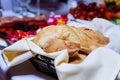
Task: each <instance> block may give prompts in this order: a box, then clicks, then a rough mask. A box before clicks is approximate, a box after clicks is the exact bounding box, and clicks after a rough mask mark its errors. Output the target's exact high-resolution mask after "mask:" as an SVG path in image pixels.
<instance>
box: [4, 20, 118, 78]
mask: <svg viewBox="0 0 120 80" xmlns="http://www.w3.org/2000/svg"><path fill="white" fill-rule="evenodd" d="M96 20H97V21H98V22H99V21H100V22H101V24H103V22H104V20H102V19H97V18H96ZM96 20H93V21H96ZM91 24H92V25H93V26H92V27H91V28H94V29H96V30H99V29H100V31H101V32H102V33H103V34H105V35H106V36H107V37H109V38H110V43H109V44H108V45H106V46H105V47H99V48H97V49H95V50H93V51H92V52H91V53H90V54H89V55H88V56H87V57H86V58H85V59H84V60H83V61H82V62H81V63H79V64H70V63H68V60H69V55H68V54H69V53H68V51H67V50H66V49H65V50H62V51H58V52H53V53H49V54H48V53H46V52H44V51H43V50H42V48H40V47H39V46H38V45H36V44H35V43H33V42H32V41H31V40H30V39H28V38H25V39H22V40H20V41H17V42H15V43H14V44H13V45H11V46H9V47H7V48H5V49H4V50H3V52H2V55H3V59H4V61H5V63H6V65H7V66H8V67H11V66H14V65H17V64H20V63H22V62H24V61H26V60H28V59H29V58H31V57H33V56H34V55H36V54H39V55H44V56H47V57H50V58H52V59H54V65H55V69H56V72H57V75H58V79H59V80H73V79H74V80H78V79H79V80H114V79H115V78H116V77H117V74H118V73H119V70H120V62H119V61H120V55H119V54H118V52H119V51H115V50H120V49H119V48H120V47H119V46H118V44H114V39H113V38H112V37H111V36H114V35H115V36H116V37H117V36H118V37H117V38H119V36H120V35H118V34H117V33H115V32H114V31H113V34H114V35H107V34H108V33H110V34H111V32H110V30H111V29H112V28H113V29H114V27H115V26H113V25H114V24H112V26H111V27H110V28H108V27H109V26H107V27H106V26H105V27H101V28H99V27H100V24H99V25H97V26H98V27H97V26H96V27H95V26H94V25H95V24H98V23H91ZM73 25H75V23H74V24H73ZM77 25H79V24H77ZM107 25H111V23H110V24H109V22H108V24H107ZM80 27H81V26H80ZM97 28H99V29H97ZM103 28H105V29H103ZM104 30H105V31H104ZM118 32H119V31H118ZM118 40H119V39H118ZM112 47H114V48H112ZM10 55H12V56H10Z"/></svg>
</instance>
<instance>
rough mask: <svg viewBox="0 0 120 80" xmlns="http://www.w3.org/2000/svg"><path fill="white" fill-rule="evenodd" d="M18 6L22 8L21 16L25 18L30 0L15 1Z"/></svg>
mask: <svg viewBox="0 0 120 80" xmlns="http://www.w3.org/2000/svg"><path fill="white" fill-rule="evenodd" d="M16 1H17V2H18V3H19V4H20V6H21V7H22V12H21V14H22V16H27V6H28V4H29V3H30V2H31V0H16Z"/></svg>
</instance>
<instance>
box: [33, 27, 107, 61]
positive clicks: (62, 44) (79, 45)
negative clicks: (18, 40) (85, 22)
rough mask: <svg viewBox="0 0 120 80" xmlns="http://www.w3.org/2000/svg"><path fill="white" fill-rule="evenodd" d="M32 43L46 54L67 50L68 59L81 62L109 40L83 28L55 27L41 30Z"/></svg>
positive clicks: (97, 32) (96, 32) (98, 33)
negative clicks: (75, 58) (76, 59)
mask: <svg viewBox="0 0 120 80" xmlns="http://www.w3.org/2000/svg"><path fill="white" fill-rule="evenodd" d="M33 42H34V43H35V44H37V45H38V46H40V47H41V48H42V49H43V50H44V51H45V52H47V53H50V52H56V51H60V50H63V49H67V50H68V52H69V57H70V58H73V57H76V56H77V57H79V58H78V59H79V60H83V59H84V58H85V56H87V55H88V54H89V53H90V52H91V51H92V50H94V49H96V48H98V47H100V46H104V45H106V44H108V42H109V39H108V38H107V37H105V36H104V35H103V34H102V33H100V32H99V31H94V30H92V29H88V28H85V27H81V28H76V27H73V26H68V25H57V26H48V27H45V28H43V29H42V30H41V31H40V32H39V33H38V34H37V35H36V36H35V38H34V39H33ZM83 53H84V54H85V55H84V54H83ZM80 54H82V55H83V56H84V58H83V57H81V56H80ZM73 59H74V58H73ZM71 61H73V62H74V60H71Z"/></svg>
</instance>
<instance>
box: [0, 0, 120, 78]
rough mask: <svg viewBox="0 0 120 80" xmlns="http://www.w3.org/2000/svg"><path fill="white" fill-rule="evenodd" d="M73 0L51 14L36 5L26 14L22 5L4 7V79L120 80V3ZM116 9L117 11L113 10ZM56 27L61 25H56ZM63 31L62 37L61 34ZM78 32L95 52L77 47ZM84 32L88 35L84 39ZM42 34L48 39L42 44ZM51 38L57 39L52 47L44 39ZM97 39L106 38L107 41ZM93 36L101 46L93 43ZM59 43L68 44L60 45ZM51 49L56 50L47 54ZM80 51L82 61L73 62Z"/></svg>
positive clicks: (0, 30)
mask: <svg viewBox="0 0 120 80" xmlns="http://www.w3.org/2000/svg"><path fill="white" fill-rule="evenodd" d="M28 1H29V0H28ZM70 1H73V4H72V3H70V2H69V1H68V2H67V3H63V4H60V7H59V10H54V9H52V8H50V10H52V11H51V12H49V10H42V8H41V9H40V10H37V9H35V7H34V4H32V6H28V7H27V12H26V10H25V9H24V10H25V12H24V14H23V13H22V14H21V11H18V10H17V9H18V8H17V9H16V8H14V10H4V11H2V16H1V17H0V53H1V55H0V80H21V79H22V80H26V79H29V80H73V79H75V80H120V72H119V71H120V45H119V41H120V34H119V33H120V6H119V4H118V3H120V2H119V1H118V2H116V4H115V2H111V3H110V2H109V1H107V0H106V3H107V4H106V5H105V4H103V2H102V1H101V2H99V0H98V1H94V2H93V1H92V0H91V2H90V1H89V3H88V1H87V0H86V2H82V1H78V2H75V1H74V0H70ZM33 3H34V2H33ZM108 3H109V4H108ZM14 4H16V3H14ZM36 4H37V3H36ZM68 4H69V5H68ZM113 4H114V6H112V7H111V5H113ZM22 6H24V5H22ZM38 6H39V4H38ZM62 6H63V7H62ZM65 6H67V7H68V8H67V7H65ZM108 6H109V8H107V7H108ZM113 7H114V8H116V9H114V10H113ZM31 8H33V9H31ZM63 8H64V9H63ZM20 10H21V9H20ZM35 10H37V11H35ZM65 10H66V11H65ZM40 13H41V14H40ZM56 26H57V27H58V29H55V28H54V27H56ZM47 27H48V28H49V27H50V28H51V29H50V28H49V29H50V30H49V29H48V28H47ZM64 27H68V28H64ZM69 27H70V28H69ZM74 27H75V28H74ZM82 27H84V29H83V28H82ZM80 28H81V29H80ZM47 29H48V30H47ZM45 30H46V31H45ZM79 30H81V32H79ZM82 30H84V31H87V30H88V32H84V31H82ZM51 31H53V32H51ZM59 31H63V32H59ZM92 31H93V34H92ZM94 31H98V32H94ZM68 33H69V34H68ZM59 34H62V36H61V35H60V36H58V35H59ZM95 34H96V36H95ZM39 35H40V36H39ZM70 35H71V36H70ZM78 35H79V36H80V37H82V38H80V39H81V40H82V39H83V41H85V42H88V43H87V44H88V45H92V46H89V48H90V50H89V49H87V48H88V46H84V45H85V44H82V43H80V44H79V46H83V48H82V47H81V48H80V49H79V50H80V51H78V48H76V47H78V46H77V45H78V44H77V43H79V42H78V41H79V40H77V39H78V37H77V36H78ZM82 35H84V36H86V38H85V40H84V37H83V36H82ZM91 35H92V36H91ZM93 35H94V37H93ZM46 36H47V37H46ZM66 36H67V37H68V38H67V39H66ZM73 36H75V37H73ZM39 37H42V38H43V40H42V39H41V43H40V42H39V44H38V43H37V40H38V39H39ZM51 38H53V40H52V39H51ZM48 39H51V41H53V42H50V44H49V45H48V43H47V44H46V45H45V46H48V47H46V48H44V46H43V43H45V42H46V41H47V40H48ZM59 39H60V40H59ZM86 39H87V40H86ZM90 39H93V40H90ZM98 39H100V40H101V41H102V40H103V43H102V42H99V41H100V40H98ZM61 40H62V41H63V42H62V41H61ZM94 40H95V42H96V40H97V42H98V43H99V44H98V43H94ZM48 42H49V41H48ZM76 42H77V43H76ZM51 43H52V44H51ZM83 43H84V42H83ZM57 44H58V45H61V44H63V45H62V47H61V46H58V45H57ZM64 44H65V45H64ZM103 44H104V45H103ZM38 45H40V46H43V47H39V46H38ZM66 45H68V46H66ZM71 45H73V47H75V52H74V54H72V57H71V53H70V52H69V51H71V50H72V48H73V47H71ZM93 45H94V46H93ZM96 45H97V47H96ZM50 47H52V48H54V50H56V51H54V50H52V51H53V52H46V51H45V50H47V49H48V50H49V48H50ZM56 47H57V48H56ZM59 47H60V48H59ZM63 47H64V48H63ZM69 47H70V48H69ZM84 47H85V48H84ZM86 47H87V48H86ZM62 48H63V49H62ZM66 48H67V49H66ZM59 49H60V50H59ZM69 49H70V50H69ZM76 49H77V50H76ZM50 50H51V48H50ZM73 51H74V49H73ZM76 51H78V52H77V53H76ZM72 53H73V52H72ZM78 53H79V54H81V55H82V58H81V59H82V60H80V62H79V60H78V62H73V63H72V62H70V61H71V60H72V58H74V57H75V56H76V54H78ZM84 55H85V57H84ZM83 57H84V58H83ZM75 58H76V57H75ZM76 59H77V58H76Z"/></svg>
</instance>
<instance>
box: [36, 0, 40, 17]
mask: <svg viewBox="0 0 120 80" xmlns="http://www.w3.org/2000/svg"><path fill="white" fill-rule="evenodd" d="M37 15H40V0H37Z"/></svg>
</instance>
